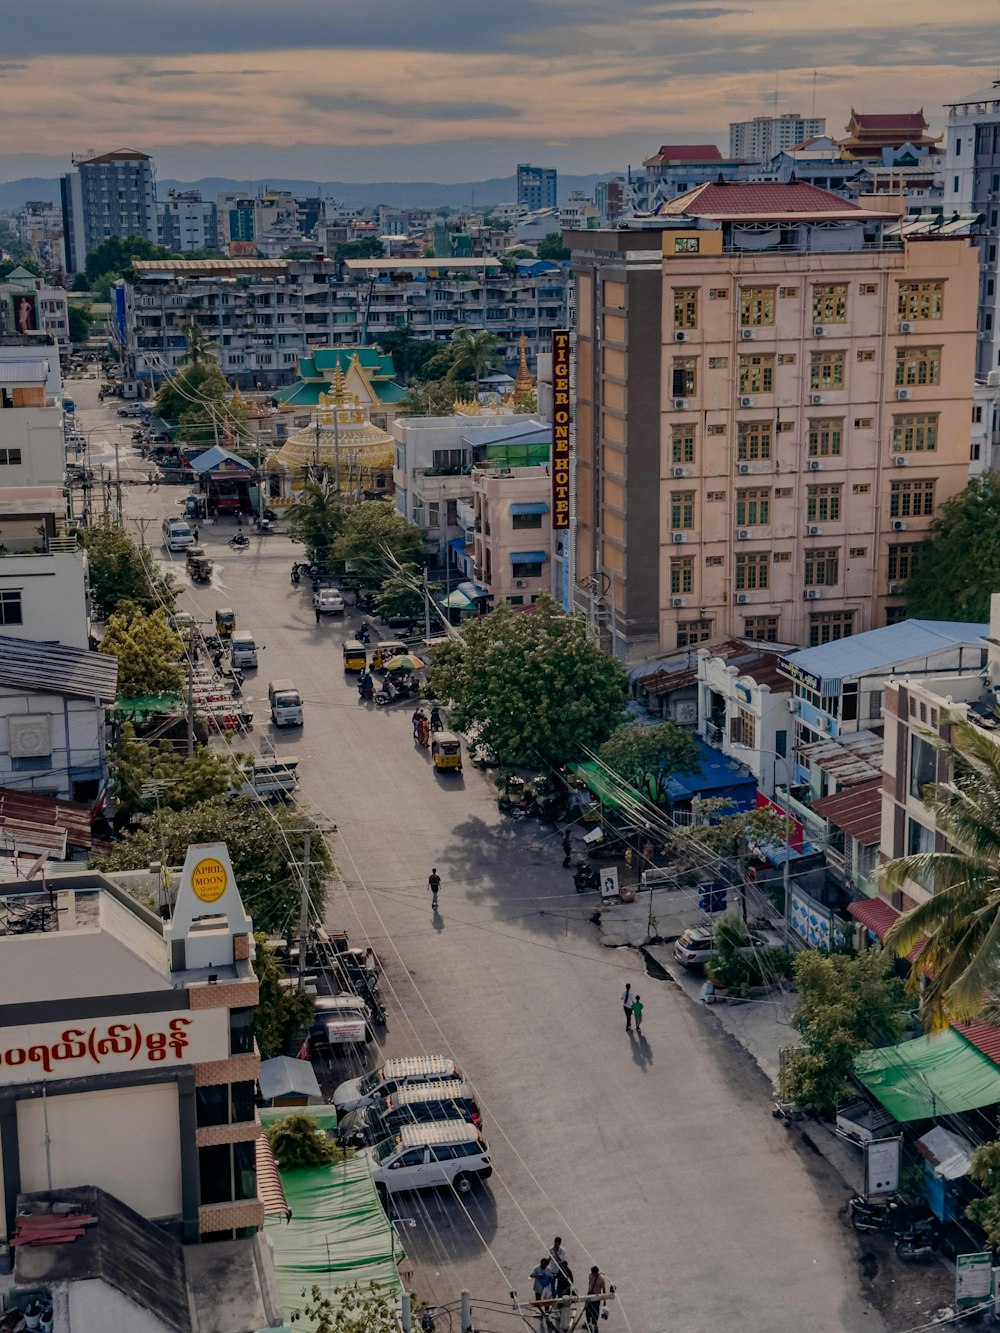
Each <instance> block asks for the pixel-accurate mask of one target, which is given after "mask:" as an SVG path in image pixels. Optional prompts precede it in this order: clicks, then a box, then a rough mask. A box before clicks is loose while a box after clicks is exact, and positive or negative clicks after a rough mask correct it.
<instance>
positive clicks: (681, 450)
mask: <svg viewBox="0 0 1000 1333" xmlns="http://www.w3.org/2000/svg"><path fill="white" fill-rule="evenodd" d="M670 458H671V462H674V463H693V462H694V423H693V422H687V423H685V424H684V425H683V426H674V427H672V429H671V445H670Z"/></svg>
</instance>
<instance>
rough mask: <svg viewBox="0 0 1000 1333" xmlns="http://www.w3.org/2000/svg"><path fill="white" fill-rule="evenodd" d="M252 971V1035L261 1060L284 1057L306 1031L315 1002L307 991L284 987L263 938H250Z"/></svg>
mask: <svg viewBox="0 0 1000 1333" xmlns="http://www.w3.org/2000/svg"><path fill="white" fill-rule="evenodd" d="M254 944H255V946H256V947H255V949H254V953H255V957H254V964H253V970H254V971H255V972H256V973H257V982H258V985H259V988H260V992H259V997H258V1000H257V1012H256V1014H255V1015H254V1035H255V1036H256V1038H257V1045H258V1046H259V1047H260V1053H261V1055H262V1056H263V1057H264V1059H265V1060H270V1059H271V1058H272V1056H275V1055H286V1054H287V1053H288V1048H289V1044H290V1043H291V1041H292V1040H293V1038H295V1037H296V1036H297V1035H298V1034H299V1033H301V1032H302V1031H303V1030H308V1028H309V1025H310V1024H311V1023H312V1019H313V1014H314V1013H315V1010H316V998H315V996H313V995H310V994H309V992H308V991H304V990H292V989H291V987H289V986H286V985H285V984H284V981H285V974H284V972H282V970H281V968H280V967H279V966H278V964H277V963H276V962H275V958H274V950H273V949H272V948H271V946H270V944H268V942H267V936H266V935H264V934H262V933H260V932H258V933H257V934H255V935H254Z"/></svg>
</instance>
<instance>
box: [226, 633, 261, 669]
mask: <svg viewBox="0 0 1000 1333" xmlns="http://www.w3.org/2000/svg"><path fill="white" fill-rule="evenodd" d="M229 656H230V659H231V661H232V664H233V666H234V667H241V668H242V667H255V666H256V665H257V643H256V641H255V639H254V637H253V631H252V630H248V629H237V630H234V631H233V633H232V634H231V635H230V637H229Z"/></svg>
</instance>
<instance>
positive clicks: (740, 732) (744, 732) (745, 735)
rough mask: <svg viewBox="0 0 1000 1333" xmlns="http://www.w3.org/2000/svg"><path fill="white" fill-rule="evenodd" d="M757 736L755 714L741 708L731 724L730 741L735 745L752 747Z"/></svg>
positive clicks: (731, 720)
mask: <svg viewBox="0 0 1000 1333" xmlns="http://www.w3.org/2000/svg"><path fill="white" fill-rule="evenodd" d="M756 734H757V719H756V718H755V717H754V715H753V713H748V712H747V710H746V709H745V708H741V709H740V710H739V712H738V713H737V714H736V716H735V717H734V718H731V719H730V722H729V739H730V741H731V742H732V744H733V745H746V746H750V747H752V746H753V744H754V738H755V737H756Z"/></svg>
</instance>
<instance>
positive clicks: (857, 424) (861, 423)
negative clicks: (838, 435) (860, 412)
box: [854, 417, 875, 430]
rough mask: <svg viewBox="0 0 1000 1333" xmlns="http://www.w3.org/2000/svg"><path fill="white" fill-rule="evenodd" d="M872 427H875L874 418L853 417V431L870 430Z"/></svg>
mask: <svg viewBox="0 0 1000 1333" xmlns="http://www.w3.org/2000/svg"><path fill="white" fill-rule="evenodd" d="M874 425H875V418H874V417H855V418H854V429H855V430H871V428H872V426H874Z"/></svg>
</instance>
